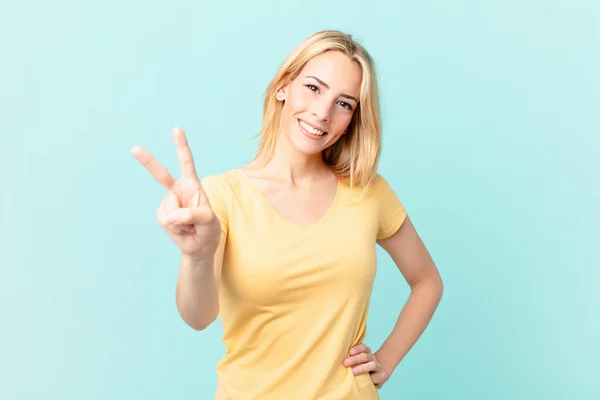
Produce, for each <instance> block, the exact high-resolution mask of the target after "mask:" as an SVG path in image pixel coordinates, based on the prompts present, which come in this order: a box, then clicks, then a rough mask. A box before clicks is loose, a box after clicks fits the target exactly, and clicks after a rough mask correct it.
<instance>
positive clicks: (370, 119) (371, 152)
mask: <svg viewBox="0 0 600 400" xmlns="http://www.w3.org/2000/svg"><path fill="white" fill-rule="evenodd" d="M333 50H336V51H341V52H343V53H344V54H346V55H347V56H348V57H350V58H351V59H352V60H355V61H356V62H358V63H359V64H360V66H361V67H362V83H361V88H360V98H359V104H358V107H357V108H356V110H355V111H354V115H353V117H352V121H351V122H350V125H349V126H348V132H347V133H345V134H344V135H342V136H341V137H340V138H339V139H338V140H337V142H336V143H334V144H333V145H331V146H329V147H328V148H327V149H325V150H324V151H323V160H324V161H325V163H326V164H327V165H329V166H330V167H331V169H332V171H333V172H334V173H335V174H336V175H337V176H338V178H339V179H340V180H341V181H342V182H344V183H347V184H349V185H350V186H360V187H365V186H367V185H369V184H370V183H372V182H373V181H374V179H375V177H376V175H377V167H378V164H379V157H380V153H381V121H380V114H379V90H378V86H377V78H376V74H375V67H374V62H373V59H372V58H371V56H370V55H369V53H368V52H367V51H366V50H365V49H364V48H363V47H362V46H361V45H360V44H359V43H357V42H356V41H354V40H353V39H352V36H351V35H349V34H346V33H343V32H339V31H334V30H324V31H320V32H317V33H315V34H313V35H311V36H310V37H308V38H307V39H306V40H305V41H304V42H302V43H301V44H300V45H299V46H298V47H297V48H296V49H295V50H294V51H293V52H292V53H291V54H290V55H289V56H288V57H287V58H286V59H285V60H284V61H283V63H282V64H281V66H280V67H279V70H278V71H277V73H276V74H275V77H274V78H273V80H272V81H271V83H270V84H269V86H268V87H267V90H266V92H265V99H264V107H263V124H262V129H261V131H260V132H259V134H258V135H257V136H260V144H259V148H258V151H257V153H256V155H255V157H254V160H258V159H259V158H260V159H261V160H262V161H264V162H267V161H268V160H270V159H271V157H272V156H273V153H274V152H275V146H276V144H277V140H278V137H279V133H280V127H281V125H280V121H281V110H282V108H283V103H282V102H280V101H277V99H276V98H275V95H276V93H277V91H278V90H279V89H281V88H283V87H284V86H286V85H287V84H288V83H290V82H291V81H293V80H294V79H295V78H296V77H297V76H298V74H299V73H300V71H301V70H302V68H304V66H305V65H306V63H307V62H308V61H309V60H311V59H312V58H314V57H316V56H317V55H319V54H322V53H325V52H327V51H333Z"/></svg>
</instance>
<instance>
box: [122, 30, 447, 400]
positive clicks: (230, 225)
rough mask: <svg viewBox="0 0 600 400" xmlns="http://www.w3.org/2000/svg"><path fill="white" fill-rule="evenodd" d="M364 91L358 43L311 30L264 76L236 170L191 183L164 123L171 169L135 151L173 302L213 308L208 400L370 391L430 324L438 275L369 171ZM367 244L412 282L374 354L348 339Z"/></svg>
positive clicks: (373, 109) (184, 150) (369, 83)
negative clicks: (252, 130)
mask: <svg viewBox="0 0 600 400" xmlns="http://www.w3.org/2000/svg"><path fill="white" fill-rule="evenodd" d="M377 96H378V95H377V82H376V76H375V72H374V67H373V62H372V60H371V57H370V56H369V54H368V53H367V52H366V51H365V50H364V49H363V48H362V47H361V46H360V45H359V44H357V43H356V42H355V41H353V40H352V38H351V37H350V36H349V35H346V34H344V33H341V32H337V31H322V32H318V33H316V34H314V35H312V36H311V37H309V38H308V39H307V40H306V41H305V42H304V43H302V44H301V45H300V46H299V47H298V48H297V49H296V50H295V51H294V52H293V53H292V54H291V55H290V56H289V57H288V58H287V59H286V60H285V61H284V63H283V64H282V66H281V67H280V69H279V71H278V72H277V74H276V76H275V78H274V79H273V81H272V82H271V84H270V85H269V87H268V90H267V92H266V98H265V103H264V115H263V128H262V131H261V141H260V146H259V150H258V152H257V155H256V157H255V159H254V160H253V161H252V162H251V163H250V164H249V165H246V166H244V167H243V168H239V169H234V170H230V171H226V172H224V173H222V174H220V175H216V176H209V177H205V178H203V179H202V180H200V179H199V178H198V175H197V173H196V171H195V167H194V162H193V158H192V153H191V151H190V148H189V147H188V143H187V140H186V137H185V135H184V133H183V132H182V130H181V129H179V128H175V129H174V130H173V136H174V140H175V143H176V147H177V153H178V156H179V159H180V162H181V178H180V179H179V180H175V179H174V178H173V177H172V176H171V175H170V174H169V173H168V172H167V170H166V169H165V168H164V167H163V166H162V165H160V164H159V163H158V162H157V161H156V160H155V159H154V158H153V157H152V156H151V155H150V154H149V153H148V152H147V151H145V150H144V149H142V148H140V147H138V146H135V147H133V149H132V153H133V154H134V156H135V157H136V158H137V159H138V160H139V161H140V162H141V163H142V164H144V165H145V166H146V168H147V169H148V170H149V172H150V173H151V174H152V175H153V176H154V177H155V178H156V179H157V180H158V181H159V182H160V183H161V184H162V185H164V186H165V187H166V189H167V190H168V193H167V195H166V196H165V197H164V199H163V202H162V203H161V205H160V207H159V208H158V211H157V218H158V220H159V222H160V224H161V225H162V226H163V228H164V229H165V230H166V232H167V234H168V235H169V236H170V237H171V239H172V240H173V241H174V242H175V243H176V244H177V246H179V248H180V249H181V256H182V259H181V265H180V271H179V277H178V283H177V290H176V293H177V295H176V298H177V308H178V311H179V313H180V314H181V316H182V318H183V319H184V320H185V321H186V322H187V323H188V324H189V325H190V326H191V327H192V328H194V329H197V330H202V329H205V328H206V327H207V326H209V325H210V324H211V323H212V322H213V321H215V319H216V318H217V315H220V316H221V320H222V323H223V328H224V335H223V341H224V343H225V345H226V349H227V350H226V354H225V356H224V357H223V359H222V360H221V361H220V362H219V364H218V366H217V372H218V385H217V394H216V398H217V399H260V400H268V399H277V400H282V399H362V400H364V399H377V398H379V397H378V392H377V389H379V388H381V387H382V385H383V384H384V383H385V382H386V381H387V380H388V379H389V377H390V376H391V374H392V373H393V371H394V369H395V368H396V366H397V365H398V363H399V362H400V361H401V359H402V358H403V357H404V355H405V354H406V353H407V352H408V351H409V349H410V348H411V347H412V345H413V344H414V343H415V341H416V340H417V339H418V337H419V336H420V335H421V333H422V332H423V330H424V329H425V327H426V325H427V324H428V322H429V320H430V319H431V317H432V314H433V312H434V310H435V308H436V307H437V304H438V303H439V301H440V298H441V294H442V282H441V279H440V276H439V274H438V271H437V269H436V267H435V265H434V263H433V261H432V259H431V257H430V256H429V254H428V252H427V250H426V248H425V247H424V245H423V243H422V241H421V240H420V238H419V236H418V234H417V233H416V232H415V229H414V227H413V225H412V224H411V221H410V219H409V218H408V216H407V213H406V210H405V208H404V206H403V205H402V203H401V202H400V200H399V199H398V197H397V196H396V194H395V193H394V191H393V190H392V189H391V188H390V186H389V185H388V183H387V181H386V180H385V179H384V178H383V177H382V176H381V175H379V174H378V173H377V164H378V160H379V154H380V142H381V141H380V125H379V111H378V97H377ZM376 244H379V245H380V246H381V247H382V248H383V249H385V250H386V251H387V252H388V253H389V255H390V256H391V258H392V259H393V260H394V262H395V263H396V265H397V266H398V268H399V269H400V271H401V273H402V274H403V276H404V277H405V279H406V280H407V282H408V283H409V285H410V286H411V289H412V290H411V295H410V298H409V300H408V302H407V304H406V305H405V306H404V307H403V309H402V312H401V313H400V317H399V319H398V322H397V323H396V326H395V328H394V330H393V331H392V333H391V335H390V336H389V337H388V339H387V340H386V341H385V343H384V344H383V346H382V347H381V348H380V349H379V350H377V351H376V352H372V351H371V349H370V348H369V347H368V346H367V345H365V344H364V343H362V341H363V339H364V337H365V335H366V319H367V313H368V308H369V299H370V295H371V289H372V285H373V281H374V278H375V271H376ZM390 306H393V307H396V305H395V304H394V305H392V304H390Z"/></svg>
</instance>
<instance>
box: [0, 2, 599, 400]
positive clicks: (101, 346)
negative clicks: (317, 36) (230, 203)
mask: <svg viewBox="0 0 600 400" xmlns="http://www.w3.org/2000/svg"><path fill="white" fill-rule="evenodd" d="M599 4H600V3H598V2H596V1H592V0H590V1H581V0H578V1H574V0H571V1H563V2H559V1H529V0H526V1H516V0H512V1H487V2H483V1H447V2H443V1H437V2H433V1H420V2H409V1H394V2H392V1H389V2H382V1H377V2H366V1H360V2H359V1H345V2H331V1H328V2H322V1H314V0H312V1H302V2H300V1H297V2H281V1H265V0H261V1H254V2H241V1H238V2H233V1H221V2H210V3H205V2H195V1H168V2H167V1H162V2H142V1H129V2H117V1H114V0H110V1H102V2H99V1H98V2H79V1H63V0H59V1H55V2H42V1H39V0H38V1H29V2H17V1H8V2H7V1H3V2H2V3H1V6H0V43H1V46H0V47H1V49H2V53H1V54H2V63H0V84H1V86H0V133H1V135H2V142H1V143H2V145H1V146H0V163H1V165H0V167H1V168H2V170H1V171H2V196H1V200H0V201H1V203H0V215H1V217H2V221H1V225H2V237H1V243H2V245H1V246H2V249H1V251H0V266H1V267H0V268H1V269H0V321H1V322H0V324H1V325H0V326H1V330H0V335H1V336H0V338H1V339H2V341H1V343H2V345H1V347H0V398H2V399H6V400H13V399H19V400H21V399H22V400H31V399H64V400H66V399H86V400H99V399H102V400H104V399H127V400H132V399H145V400H150V399H153V400H154V399H211V398H212V396H213V392H214V389H215V372H214V367H215V364H216V363H217V361H218V360H219V358H220V357H221V355H222V354H223V351H224V349H223V347H222V345H221V341H220V336H221V334H222V331H221V326H220V321H219V322H218V323H217V324H214V325H213V326H211V327H210V328H209V329H208V330H207V331H205V332H195V331H193V330H192V329H190V328H189V327H187V326H186V325H185V324H184V322H183V321H182V320H181V319H180V317H179V316H178V314H177V311H176V308H175V282H176V277H177V271H178V262H179V253H178V251H177V248H176V247H175V246H174V245H173V244H172V243H171V242H170V240H169V239H168V237H167V236H166V234H164V232H163V231H162V230H161V228H160V226H159V225H158V223H157V221H156V219H155V216H154V213H155V210H156V208H157V207H158V204H159V202H160V200H161V198H162V196H163V194H164V190H163V188H162V187H160V185H159V184H158V183H156V182H155V181H154V180H153V178H152V177H151V176H150V175H149V174H148V173H147V172H146V171H145V170H144V169H143V167H142V166H141V165H139V164H138V163H137V161H136V160H135V159H134V158H133V157H132V156H131V155H130V154H129V149H130V147H131V146H132V145H134V144H139V145H142V146H145V147H146V148H147V149H148V150H149V151H151V152H152V153H153V154H154V155H155V156H156V157H157V158H158V159H159V160H160V161H161V162H163V163H164V164H165V165H167V166H168V168H169V169H170V170H171V172H172V173H173V174H174V175H176V176H179V166H178V162H177V157H176V153H175V148H174V145H173V142H172V139H171V129H172V127H173V126H174V125H180V126H182V127H183V128H184V129H185V131H186V132H187V134H188V137H189V140H190V144H191V147H192V150H193V153H194V155H195V158H196V163H197V169H198V171H199V172H200V173H201V174H202V175H208V174H214V173H219V172H222V171H225V170H226V169H228V168H233V167H238V166H241V165H243V164H244V163H245V162H247V161H249V160H250V159H251V157H252V155H253V153H254V151H255V149H256V146H257V141H256V140H253V139H251V137H252V136H253V135H254V134H255V133H256V132H257V131H258V130H259V128H260V123H261V113H262V99H263V97H262V96H263V93H264V90H265V88H266V86H267V85H268V83H269V81H270V79H271V78H272V76H273V74H274V73H275V71H276V69H277V68H278V66H279V64H280V62H281V61H282V60H283V59H284V57H285V56H286V55H287V54H288V53H289V52H290V51H292V49H293V48H294V47H295V46H297V45H298V44H299V43H300V42H301V41H302V40H304V39H305V38H306V37H307V36H308V35H310V34H311V33H313V32H315V31H317V30H320V29H328V28H333V29H341V30H344V31H346V32H348V33H351V34H353V35H354V37H355V39H357V40H359V41H360V42H361V43H362V44H364V45H365V46H366V47H367V49H368V50H369V51H370V52H371V54H372V55H373V57H374V58H375V60H376V63H377V68H378V72H379V79H380V85H381V100H382V108H383V123H384V147H383V157H382V162H381V168H380V172H381V173H382V174H383V175H384V176H385V177H387V178H388V180H389V181H390V182H391V184H392V185H393V187H394V189H395V190H396V191H397V193H398V195H399V196H400V197H401V199H402V201H403V202H404V203H405V205H406V207H407V209H408V210H409V214H410V215H411V217H412V219H413V221H414V223H415V225H416V227H417V229H418V231H419V233H420V234H421V235H422V237H423V239H424V241H425V243H426V245H427V246H428V248H429V250H430V252H431V253H432V255H433V257H434V259H435V261H436V262H437V265H438V267H439V269H440V271H441V274H442V276H443V278H444V282H445V294H444V298H443V300H442V303H441V304H440V306H439V308H438V311H437V313H436V315H435V316H434V319H433V321H432V322H431V324H430V325H429V327H428V328H427V330H426V331H425V333H424V334H423V336H422V337H421V339H420V340H419V342H418V343H417V344H416V345H415V347H414V348H413V349H412V351H411V352H410V353H409V354H408V356H407V357H406V358H405V359H404V360H403V361H402V363H401V364H400V366H399V367H398V369H397V370H396V373H395V375H394V376H393V377H392V379H391V380H390V381H389V382H388V383H387V385H386V386H385V387H384V389H382V391H381V392H380V393H381V397H382V399H386V400H387V399H411V400H413V399H415V400H416V399H451V400H454V399H456V400H465V399H478V400H479V399H490V400H496V399H498V400H505V399H511V400H516V399H528V400H531V399H544V400H550V399H557V400H558V399H569V400H571V399H573V400H574V399H597V398H599V396H600V386H599V384H598V378H599V377H600V367H598V360H599V359H600V351H599V347H600V345H599V344H598V339H599V338H600V323H599V321H598V315H599V313H598V308H599V306H600V295H599V294H598V285H599V283H600V279H599V278H600V273H599V272H598V271H599V257H598V238H599V235H598V223H599V222H600V218H599V212H598V204H599V203H600V202H599V200H600V188H599V184H598V176H599V174H598V172H599V170H600V168H599V167H600V161H599V158H600V157H599V154H600V151H599V149H598V147H599V145H600V141H599V139H598V137H599V136H598V135H599V133H600V116H599V114H600V79H599V72H600V5H599ZM408 294H409V291H408V287H407V285H406V283H405V282H404V281H403V279H402V277H401V275H400V274H399V272H398V271H397V269H396V268H395V267H394V265H393V264H392V263H391V261H390V259H389V258H387V257H386V256H385V254H383V253H382V254H381V258H380V264H379V271H378V275H377V280H376V283H375V288H374V294H373V301H372V308H371V312H370V315H369V321H368V322H369V331H368V337H367V344H369V345H370V346H371V347H373V348H375V349H376V348H377V347H378V346H379V345H380V344H381V342H382V341H383V340H384V339H385V337H386V336H387V335H388V334H389V332H390V330H391V329H392V327H393V324H394V322H395V320H396V317H397V315H398V313H399V311H400V308H401V307H402V305H403V304H404V302H405V301H406V299H407V296H408Z"/></svg>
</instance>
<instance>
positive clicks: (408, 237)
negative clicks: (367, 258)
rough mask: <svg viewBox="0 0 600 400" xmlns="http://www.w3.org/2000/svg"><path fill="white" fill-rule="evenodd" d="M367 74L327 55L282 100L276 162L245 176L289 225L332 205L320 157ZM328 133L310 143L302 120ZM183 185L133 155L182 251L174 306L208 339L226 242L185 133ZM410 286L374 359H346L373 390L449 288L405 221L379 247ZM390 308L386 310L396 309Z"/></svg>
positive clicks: (141, 153) (361, 355)
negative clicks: (155, 185)
mask: <svg viewBox="0 0 600 400" xmlns="http://www.w3.org/2000/svg"><path fill="white" fill-rule="evenodd" d="M361 80H362V70H361V67H360V65H359V64H358V63H356V62H355V61H353V60H351V59H350V58H348V57H347V56H346V55H344V54H342V53H340V52H335V51H333V52H327V53H324V54H321V55H319V56H317V57H315V58H313V59H312V60H310V61H309V62H308V63H307V64H306V65H305V67H304V68H303V70H302V71H301V72H300V74H299V76H298V77H297V78H296V79H294V80H293V81H292V82H290V83H289V84H288V85H286V86H285V87H283V88H281V90H279V91H278V92H277V94H276V98H277V100H278V101H282V102H283V110H282V131H281V132H280V136H279V140H278V142H277V146H276V150H275V154H274V155H273V157H272V158H271V159H270V160H269V161H268V162H267V163H262V160H257V161H256V162H255V163H251V164H249V165H247V166H246V167H244V168H243V169H242V170H243V171H244V173H246V174H247V175H248V177H249V178H250V179H251V180H252V181H253V182H254V183H255V185H256V186H257V187H258V189H259V190H260V191H261V192H262V193H263V194H264V195H265V197H266V198H267V200H268V201H269V202H270V203H271V205H272V206H273V208H274V209H275V210H276V211H277V212H279V214H280V215H281V216H282V217H283V218H286V219H288V220H290V221H291V222H294V223H296V224H298V225H301V226H309V225H312V224H314V223H315V222H317V221H318V220H319V219H320V218H321V217H322V216H323V215H324V214H325V213H326V211H327V209H328V208H329V207H330V205H331V203H332V202H333V199H334V196H335V192H336V188H337V179H336V177H335V176H334V175H333V173H332V172H331V171H330V170H329V168H328V167H327V166H326V165H325V164H324V163H323V161H322V158H321V152H322V151H323V150H324V149H326V148H327V147H329V146H331V145H332V144H334V143H335V142H336V141H337V140H339V138H340V137H341V136H342V135H344V134H345V133H346V130H347V128H348V125H349V124H350V122H351V120H352V116H353V114H354V112H355V110H356V107H357V106H358V103H357V100H356V99H358V98H359V94H360V84H361ZM299 120H302V121H304V122H306V123H308V124H310V125H312V126H313V127H315V128H317V129H319V130H321V131H324V132H327V134H326V135H324V136H322V137H320V138H319V139H318V140H314V138H311V137H310V136H307V135H306V134H305V133H303V132H302V130H301V128H300V127H299V124H298V121H299ZM173 137H174V140H175V143H176V147H177V153H178V156H179V159H180V162H181V166H182V176H181V178H180V179H179V180H175V179H174V178H173V177H172V176H171V175H170V174H169V173H168V171H167V170H166V169H165V168H164V167H163V166H162V165H160V164H159V163H158V162H157V161H156V160H155V159H154V158H153V157H152V156H151V155H150V154H149V153H148V152H147V151H146V150H144V149H142V148H141V147H139V146H134V148H132V154H133V155H134V156H135V158H136V159H138V161H140V162H141V163H142V164H143V165H144V166H145V167H146V168H147V169H148V171H149V172H150V173H151V174H152V175H153V176H154V177H155V178H156V179H157V180H158V181H159V183H161V184H162V185H163V186H164V187H165V188H167V190H168V194H167V195H166V196H165V198H164V200H163V202H162V203H161V205H160V206H159V209H158V210H157V218H158V220H159V222H160V224H161V225H162V226H163V227H164V229H165V230H166V231H167V233H168V234H169V236H170V237H171V238H172V240H174V242H175V243H176V244H177V245H178V246H179V247H180V249H181V251H182V263H181V267H180V274H179V278H178V284H177V291H176V292H177V306H178V310H179V312H180V314H181V315H182V317H183V319H184V320H185V321H186V322H187V323H188V324H189V325H190V326H192V327H193V328H194V329H198V330H202V329H204V328H206V327H207V326H208V325H210V323H212V322H213V321H214V320H215V319H216V317H217V314H218V286H219V285H218V283H219V280H220V277H221V263H222V257H223V249H224V243H225V238H224V237H223V235H220V234H219V232H220V229H219V225H218V224H219V223H218V219H217V218H216V217H215V215H214V213H213V212H212V209H211V208H210V205H209V204H208V201H207V200H206V196H205V195H204V192H203V190H202V186H201V184H200V179H199V178H198V176H197V174H196V171H195V168H194V162H193V158H192V153H191V151H190V149H189V145H188V143H187V140H186V138H185V134H184V133H183V131H181V129H179V128H177V127H176V128H175V129H174V130H173ZM378 245H380V246H381V247H382V248H383V249H384V250H385V251H386V252H387V253H388V254H389V255H390V256H391V258H392V259H393V261H394V263H395V264H396V265H397V267H398V269H399V271H400V272H401V274H402V275H403V277H404V278H405V280H406V281H407V283H408V284H409V286H410V288H411V294H410V296H409V299H408V301H407V302H406V304H405V305H404V307H403V308H402V310H401V312H400V315H399V317H398V320H397V322H396V325H395V327H394V329H393V331H392V332H391V334H390V335H389V336H388V338H387V339H386V341H385V342H384V343H383V345H382V346H381V347H380V348H379V349H378V350H377V351H375V352H373V351H372V350H371V348H370V347H368V346H367V345H366V344H364V343H361V344H359V345H357V346H355V347H353V348H351V349H349V352H348V356H347V357H346V358H345V359H344V360H341V362H342V363H343V365H344V366H345V367H347V368H352V370H353V373H354V374H355V375H358V374H367V373H368V374H370V376H371V380H372V381H373V383H374V385H375V386H376V387H377V388H381V387H382V386H383V385H384V384H385V382H386V381H387V380H388V379H389V378H390V376H391V374H392V373H393V371H394V370H395V368H396V367H397V366H398V364H399V363H400V361H401V360H402V359H403V358H404V356H405V355H406V354H407V353H408V351H409V350H410V348H411V347H412V346H413V345H414V343H415V342H416V341H417V339H418V338H419V337H420V336H421V334H422V333H423V331H424V330H425V328H426V326H427V324H428V323H429V321H430V319H431V318H432V316H433V313H434V311H435V309H436V307H437V305H438V304H439V301H440V299H441V296H442V291H443V284H442V280H441V278H440V275H439V273H438V270H437V268H436V266H435V264H434V262H433V260H432V258H431V256H430V255H429V253H428V251H427V249H426V248H425V246H424V244H423V242H422V240H421V238H420V237H419V235H418V233H417V232H416V230H415V228H414V226H413V224H412V222H411V220H410V218H409V217H407V218H406V220H405V222H404V223H403V224H402V226H401V228H400V229H399V230H398V232H396V233H395V234H394V235H392V236H391V237H389V238H387V239H385V240H381V241H378ZM396 306H397V305H396V304H390V307H396Z"/></svg>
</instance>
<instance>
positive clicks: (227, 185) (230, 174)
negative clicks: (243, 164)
mask: <svg viewBox="0 0 600 400" xmlns="http://www.w3.org/2000/svg"><path fill="white" fill-rule="evenodd" d="M240 177H241V175H240V173H239V172H238V170H237V169H230V170H227V171H225V172H221V173H218V174H213V175H207V176H205V177H204V178H202V179H201V183H202V186H203V187H206V188H208V189H209V190H210V189H213V190H220V191H232V190H234V191H235V190H236V189H237V188H238V187H239V184H240Z"/></svg>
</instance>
